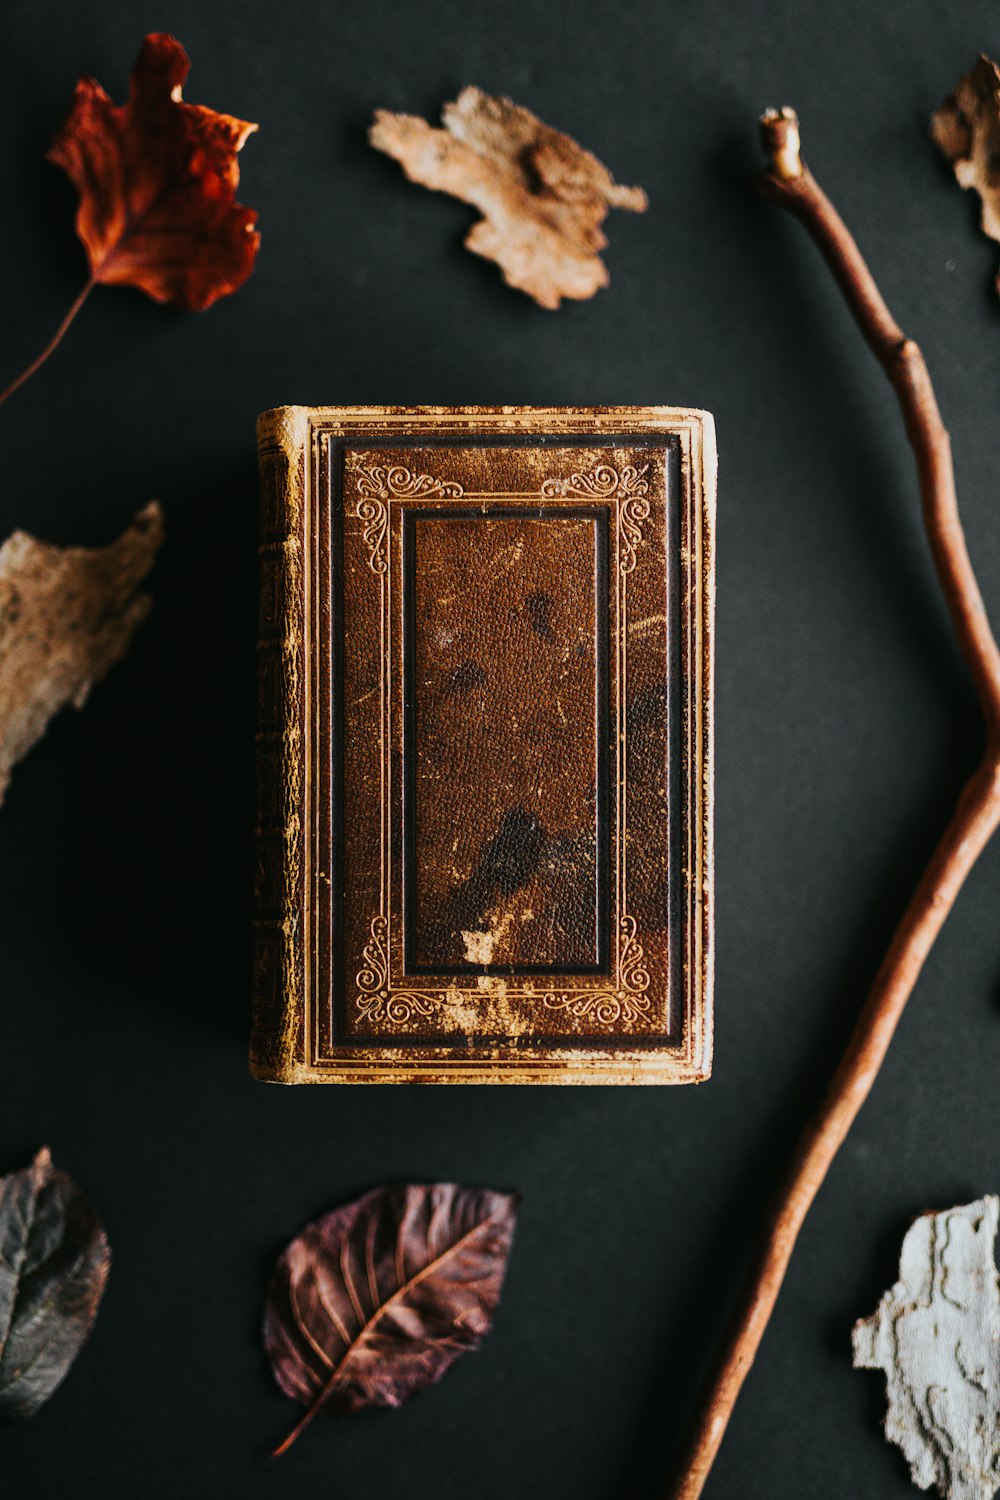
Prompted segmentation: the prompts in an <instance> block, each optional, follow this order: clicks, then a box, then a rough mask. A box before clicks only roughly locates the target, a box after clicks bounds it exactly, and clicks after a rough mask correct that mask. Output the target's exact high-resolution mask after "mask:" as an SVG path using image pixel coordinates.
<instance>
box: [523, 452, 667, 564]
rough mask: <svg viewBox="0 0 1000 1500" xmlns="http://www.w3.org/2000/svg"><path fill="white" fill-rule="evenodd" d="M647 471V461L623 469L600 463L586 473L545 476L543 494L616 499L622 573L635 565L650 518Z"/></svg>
mask: <svg viewBox="0 0 1000 1500" xmlns="http://www.w3.org/2000/svg"><path fill="white" fill-rule="evenodd" d="M648 472H649V465H648V464H643V466H642V468H641V469H638V468H636V466H635V465H634V464H626V465H625V467H624V468H623V469H615V468H612V466H611V464H598V465H597V467H596V468H594V469H590V470H589V471H588V472H587V473H586V474H570V475H569V476H568V477H565V476H564V477H556V478H553V479H546V480H545V481H544V483H543V484H542V494H543V495H545V496H546V498H548V499H552V500H555V499H558V500H564V499H566V498H567V497H569V496H579V497H580V499H586V500H617V501H618V504H619V510H618V516H619V521H620V525H621V539H622V545H621V556H620V559H619V563H618V566H619V570H620V571H621V572H622V573H631V572H632V570H633V569H634V567H635V554H636V548H637V547H638V546H639V544H640V543H641V541H642V528H643V525H644V523H645V522H646V521H648V520H649V498H648V497H649V480H648V479H647V478H646V475H647V474H648Z"/></svg>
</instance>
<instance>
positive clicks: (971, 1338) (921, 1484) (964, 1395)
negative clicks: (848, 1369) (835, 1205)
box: [854, 1197, 1000, 1500]
mask: <svg viewBox="0 0 1000 1500" xmlns="http://www.w3.org/2000/svg"><path fill="white" fill-rule="evenodd" d="M998 1207H1000V1202H998V1200H997V1199H996V1198H994V1197H988V1198H980V1199H978V1200H977V1201H976V1202H975V1203H968V1204H966V1205H965V1206H964V1207H962V1208H951V1209H946V1210H945V1211H944V1212H943V1213H937V1214H924V1215H923V1216H922V1217H921V1218H919V1219H918V1220H917V1221H916V1223H915V1224H913V1225H912V1226H911V1228H910V1229H909V1230H908V1231H907V1234H906V1237H905V1239H904V1240H903V1248H902V1251H901V1254H900V1259H899V1280H898V1281H897V1282H896V1284H895V1286H894V1287H892V1288H891V1290H890V1291H888V1292H886V1293H885V1295H884V1296H883V1298H882V1300H881V1302H880V1303H879V1305H878V1308H877V1309H876V1311H875V1313H874V1314H873V1316H872V1317H870V1318H866V1319H863V1320H862V1321H861V1322H859V1323H856V1324H855V1326H854V1364H855V1367H856V1368H857V1369H864V1370H884V1371H885V1375H886V1387H887V1395H888V1410H887V1412H886V1419H885V1435H886V1438H887V1439H888V1440H889V1442H891V1443H896V1444H897V1445H898V1446H899V1447H900V1448H901V1449H902V1450H903V1454H904V1456H905V1457H906V1459H907V1461H908V1462H909V1465H910V1475H911V1477H912V1479H913V1482H914V1484H915V1485H917V1487H918V1488H919V1489H922V1490H928V1489H930V1488H931V1486H932V1485H936V1486H937V1489H938V1492H939V1494H941V1495H944V1496H946V1497H947V1500H992V1497H993V1495H995V1493H996V1491H997V1489H998V1488H1000V1293H998V1289H997V1270H996V1265H995V1263H994V1258H993V1242H994V1240H995V1239H996V1233H997V1210H998Z"/></svg>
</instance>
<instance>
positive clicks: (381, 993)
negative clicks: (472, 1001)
mask: <svg viewBox="0 0 1000 1500" xmlns="http://www.w3.org/2000/svg"><path fill="white" fill-rule="evenodd" d="M388 927H389V924H388V920H387V918H386V917H385V916H384V915H382V914H380V915H379V916H377V917H373V918H372V925H371V937H370V938H369V940H368V942H367V943H366V944H365V946H364V950H363V952H362V955H361V957H362V964H361V968H360V969H359V970H358V972H357V975H356V978H355V982H356V984H357V986H358V996H357V1008H358V1015H359V1016H361V1017H362V1018H363V1019H364V1020H366V1021H388V1022H390V1024H391V1025H393V1026H405V1025H407V1023H408V1022H410V1021H412V1019H413V1017H414V1016H415V1015H416V1016H429V1015H432V1014H433V1012H434V1007H433V1006H432V1005H431V1004H430V1002H429V1001H428V1000H427V999H426V998H425V997H424V996H423V995H417V994H414V993H412V992H411V991H406V990H392V989H390V988H389V955H388V951H387V948H386V934H387V932H388Z"/></svg>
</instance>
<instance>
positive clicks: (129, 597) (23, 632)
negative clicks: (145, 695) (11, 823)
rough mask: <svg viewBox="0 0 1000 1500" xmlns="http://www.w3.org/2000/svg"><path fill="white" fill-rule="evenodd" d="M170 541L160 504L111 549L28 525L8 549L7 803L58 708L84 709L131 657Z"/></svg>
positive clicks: (1, 692)
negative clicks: (14, 774) (15, 769)
mask: <svg viewBox="0 0 1000 1500" xmlns="http://www.w3.org/2000/svg"><path fill="white" fill-rule="evenodd" d="M162 540H163V516H162V512H161V511H160V507H159V506H158V505H157V504H155V502H154V503H152V504H150V505H147V506H146V508H145V509H144V510H141V511H140V512H139V514H138V515H137V516H136V518H135V520H134V521H133V522H132V525H131V526H130V527H129V528H128V530H127V531H125V532H124V533H123V534H122V535H121V536H120V537H119V538H118V540H117V541H116V542H112V543H111V545H110V546H109V547H54V546H51V545H49V544H48V543H47V542H39V541H36V539H35V538H34V537H32V536H29V535H28V534H27V532H24V531H15V532H14V533H13V535H12V536H9V537H8V538H7V540H6V541H5V542H4V544H3V546H2V547H0V801H2V800H3V795H4V792H5V791H6V789H7V784H8V782H9V780H10V770H11V767H12V766H13V765H14V763H15V762H16V761H18V760H20V759H21V757H22V756H23V755H25V754H27V752H28V751H29V750H30V749H31V747H32V745H34V744H36V742H37V741H38V740H40V739H41V737H42V735H43V734H44V733H45V728H46V726H47V724H48V722H49V720H50V719H51V718H52V716H53V714H56V713H58V711H59V710H60V709H61V708H64V707H65V705H66V704H67V703H72V704H73V705H74V707H76V708H82V707H83V705H84V703H85V702H86V699H87V694H88V693H89V692H90V689H91V687H92V686H93V684H94V683H95V682H98V681H99V680H100V679H101V678H102V677H103V676H104V675H105V673H106V672H108V671H109V670H110V669H111V668H112V667H113V666H114V664H115V662H117V661H120V659H121V658H122V657H123V656H124V654H125V651H126V648H127V646H128V643H129V641H130V639H131V636H132V632H133V630H134V629H135V627H136V626H137V625H138V624H139V622H140V621H141V620H144V619H145V617H146V615H147V614H148V613H149V609H150V599H149V597H148V595H146V594H138V593H136V589H137V587H138V585H139V583H140V582H141V581H142V579H143V578H144V577H145V576H146V574H147V573H148V572H149V570H150V568H151V567H152V565H153V560H154V558H155V557H156V553H157V549H158V548H159V545H160V542H161V541H162Z"/></svg>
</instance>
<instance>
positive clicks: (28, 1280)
mask: <svg viewBox="0 0 1000 1500" xmlns="http://www.w3.org/2000/svg"><path fill="white" fill-rule="evenodd" d="M110 1267H111V1251H110V1250H109V1248H108V1241H107V1236H106V1235H105V1233H104V1230H103V1229H102V1228H101V1225H100V1223H99V1221H98V1219H97V1215H96V1214H95V1213H94V1210H93V1209H92V1208H91V1206H90V1204H89V1203H88V1202H87V1200H86V1198H84V1196H83V1194H82V1193H81V1192H80V1189H79V1188H78V1187H77V1185H76V1183H75V1182H74V1181H73V1179H72V1178H71V1177H67V1176H66V1173H65V1172H59V1171H57V1170H56V1168H55V1167H54V1166H53V1165H52V1157H51V1155H50V1153H49V1150H48V1148H47V1147H46V1148H45V1149H44V1150H42V1151H39V1153H38V1155H37V1156H36V1157H35V1160H34V1161H33V1162H32V1164H31V1166H30V1167H26V1168H25V1170H24V1171H23V1172H11V1173H10V1175H9V1176H8V1177H0V1416H3V1417H6V1418H7V1420H8V1421H20V1420H23V1419H24V1418H25V1417H31V1416H34V1414H35V1412H36V1411H37V1410H38V1408H39V1407H40V1406H43V1405H44V1404H45V1402H46V1401H47V1400H48V1399H49V1397H50V1396H51V1395H52V1392H53V1391H54V1390H55V1388H56V1386H57V1385H59V1383H60V1382H61V1381H62V1380H63V1378H64V1377H65V1375H66V1374H67V1372H68V1370H69V1367H70V1365H71V1364H72V1363H73V1361H74V1360H75V1359H76V1356H77V1355H78V1354H79V1352H80V1350H81V1348H82V1347H83V1344H84V1343H85V1341H86V1338H87V1335H88V1334H89V1333H90V1330H91V1328H92V1327H93V1324H94V1319H95V1318H96V1317H97V1309H98V1307H99V1306H100V1302H101V1297H102V1295H103V1293H104V1285H105V1282H106V1281H107V1279H108V1271H109V1269H110Z"/></svg>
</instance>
